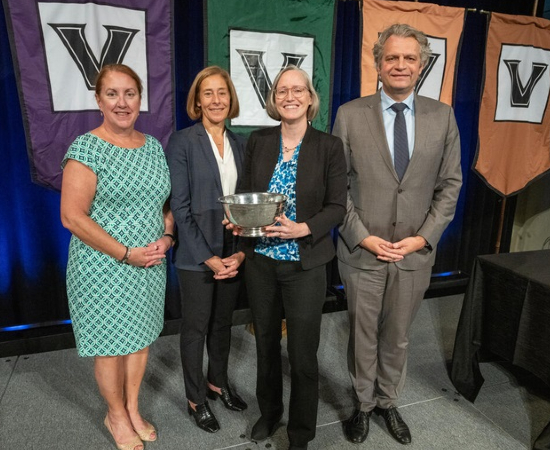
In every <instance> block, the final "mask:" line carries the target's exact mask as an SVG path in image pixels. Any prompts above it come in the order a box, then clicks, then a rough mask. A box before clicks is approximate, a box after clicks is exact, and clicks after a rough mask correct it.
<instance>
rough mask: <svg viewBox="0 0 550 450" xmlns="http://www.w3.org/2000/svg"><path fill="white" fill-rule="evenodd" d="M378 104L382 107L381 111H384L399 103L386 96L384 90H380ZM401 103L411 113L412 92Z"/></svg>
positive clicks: (412, 108) (412, 105)
mask: <svg viewBox="0 0 550 450" xmlns="http://www.w3.org/2000/svg"><path fill="white" fill-rule="evenodd" d="M380 103H381V105H382V111H386V110H387V109H389V108H391V106H392V105H393V104H394V103H399V102H396V101H395V100H394V99H393V98H391V97H390V96H389V95H388V94H386V93H385V92H384V89H380ZM402 103H405V105H407V106H408V108H409V109H410V110H411V111H414V91H413V92H411V94H410V95H409V96H408V97H407V98H406V99H405V100H403V102H402Z"/></svg>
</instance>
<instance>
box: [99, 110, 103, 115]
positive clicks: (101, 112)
mask: <svg viewBox="0 0 550 450" xmlns="http://www.w3.org/2000/svg"><path fill="white" fill-rule="evenodd" d="M99 115H100V116H101V117H103V111H101V109H100V110H99Z"/></svg>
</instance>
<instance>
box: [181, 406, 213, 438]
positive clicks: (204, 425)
mask: <svg viewBox="0 0 550 450" xmlns="http://www.w3.org/2000/svg"><path fill="white" fill-rule="evenodd" d="M187 411H188V412H189V415H190V416H193V418H194V419H195V422H197V426H198V427H199V428H201V429H203V430H204V431H208V432H209V433H215V432H216V431H219V429H220V424H219V423H218V421H217V419H216V416H214V414H212V411H210V406H208V402H204V403H201V404H200V405H197V406H195V410H193V408H191V405H189V404H187Z"/></svg>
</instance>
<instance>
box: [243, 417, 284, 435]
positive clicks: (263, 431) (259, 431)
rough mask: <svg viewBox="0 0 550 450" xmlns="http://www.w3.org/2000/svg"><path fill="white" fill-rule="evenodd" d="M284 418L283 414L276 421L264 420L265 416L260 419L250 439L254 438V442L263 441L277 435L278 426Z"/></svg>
mask: <svg viewBox="0 0 550 450" xmlns="http://www.w3.org/2000/svg"><path fill="white" fill-rule="evenodd" d="M282 416H283V415H282V414H281V415H280V416H279V418H278V419H277V420H275V421H272V420H267V419H264V417H263V416H262V417H260V418H259V419H258V421H257V422H256V423H255V424H254V426H253V427H252V431H251V433H250V437H251V438H252V440H253V441H263V440H265V439H267V438H268V437H271V436H273V433H275V430H276V429H277V425H278V424H279V421H280V420H281V417H282Z"/></svg>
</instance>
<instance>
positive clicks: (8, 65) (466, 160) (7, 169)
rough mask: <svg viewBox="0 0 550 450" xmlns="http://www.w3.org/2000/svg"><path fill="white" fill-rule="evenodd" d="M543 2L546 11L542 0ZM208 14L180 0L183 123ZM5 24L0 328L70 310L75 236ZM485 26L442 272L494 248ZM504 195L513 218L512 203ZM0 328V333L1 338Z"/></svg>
mask: <svg viewBox="0 0 550 450" xmlns="http://www.w3.org/2000/svg"><path fill="white" fill-rule="evenodd" d="M437 3H439V4H442V5H446V4H448V5H450V6H464V7H471V8H479V9H486V10H491V9H493V10H497V8H498V12H503V13H507V14H530V8H531V9H532V2H531V1H528V2H515V1H511V0H510V1H499V2H494V1H491V2H489V1H463V2H457V1H447V2H445V1H441V2H437ZM457 3H459V4H458V5H457ZM517 3H520V4H519V5H518V4H517ZM451 4H452V5H451ZM493 4H494V5H493ZM529 5H530V6H529ZM540 9H541V11H542V4H541V5H540ZM337 14H338V16H337V24H336V41H335V61H334V77H333V80H334V86H333V98H332V120H334V116H335V113H336V110H337V108H338V106H340V105H341V104H342V103H344V102H346V101H348V100H351V99H353V98H356V97H358V96H359V53H360V25H359V24H360V20H359V19H360V14H359V3H358V2H357V1H351V0H350V1H339V2H338V12H337ZM202 15H203V5H202V2H200V1H196V0H185V1H184V0H181V1H180V0H177V1H174V34H175V49H174V50H175V60H176V62H175V78H176V123H177V128H183V127H186V126H189V125H190V124H191V122H190V121H189V119H188V118H187V116H186V114H185V100H186V97H187V92H188V89H189V86H190V85H191V82H192V80H193V78H194V76H195V74H196V73H197V72H198V71H199V70H200V69H201V68H202V67H203V64H204V48H203V42H204V35H203V26H202V23H203V17H202ZM5 23H6V22H5V15H4V11H3V10H0V142H1V147H0V148H1V150H0V151H1V155H2V162H3V164H2V168H3V173H2V176H0V192H1V193H0V255H1V258H0V329H2V330H3V331H4V332H5V333H9V331H10V330H11V329H13V328H12V327H25V326H28V325H29V324H31V325H32V324H46V325H47V324H51V323H58V322H62V321H64V320H67V319H68V318H69V315H68V308H67V301H66V294H65V267H66V263H67V248H68V243H69V237H70V236H69V233H68V232H67V231H66V230H64V229H63V228H62V226H61V223H60V220H59V194H58V193H57V192H54V191H50V190H48V189H46V188H43V187H41V186H38V185H36V184H33V183H32V182H31V176H30V171H29V168H30V166H29V160H28V158H27V150H26V143H25V133H24V130H23V123H22V119H21V109H20V104H19V98H18V91H17V87H16V82H15V76H14V69H13V62H12V60H11V52H10V47H9V41H8V36H7V31H6V25H5ZM486 25H487V20H486V16H485V15H483V14H480V13H478V12H472V13H469V14H468V16H467V20H466V25H465V31H464V42H463V46H462V48H463V52H462V55H461V57H460V63H459V70H458V77H457V85H456V100H455V110H456V116H457V120H458V124H459V128H460V133H461V139H462V156H463V164H462V167H463V172H464V187H463V190H462V194H461V197H460V200H459V205H458V210H457V214H456V218H455V220H454V222H453V223H452V224H451V226H450V227H449V229H448V231H447V232H446V234H445V236H444V239H443V241H442V242H441V244H440V251H439V254H438V259H437V262H436V266H435V268H434V272H437V273H452V272H456V271H463V272H468V270H469V268H470V266H471V263H472V261H473V258H474V257H475V256H476V255H477V254H482V253H491V252H492V249H493V247H494V240H495V233H496V225H497V223H498V216H499V213H500V203H499V202H500V198H499V197H498V196H497V195H496V194H495V193H494V192H493V191H491V190H490V189H488V188H487V187H486V186H485V184H484V183H483V182H482V181H480V180H479V178H478V177H477V176H476V175H473V174H472V172H471V171H470V167H471V163H472V160H473V157H474V154H475V149H476V145H477V114H478V109H479V101H480V86H481V70H482V67H483V50H484V44H485V32H486ZM508 204H509V207H508V210H507V217H508V219H509V218H510V217H511V213H513V202H510V201H509V202H508ZM510 205H511V206H510ZM507 223H509V220H508V221H507ZM507 234H508V235H509V230H507V228H506V227H505V233H504V238H505V239H504V242H503V247H502V249H503V250H504V251H506V236H507ZM169 270H170V277H169V287H168V292H167V311H166V318H167V319H173V318H177V317H178V316H179V306H178V304H179V301H178V295H179V294H178V288H177V282H176V278H175V276H174V273H173V267H170V268H169ZM45 333H47V329H45ZM3 334H4V333H0V340H2V339H3V337H2V335H3ZM4 337H5V335H4Z"/></svg>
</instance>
